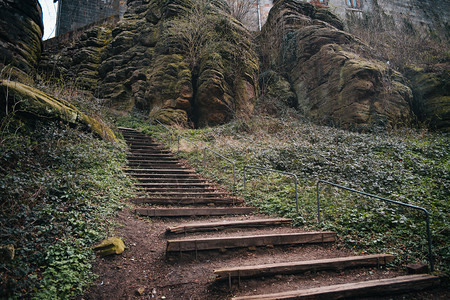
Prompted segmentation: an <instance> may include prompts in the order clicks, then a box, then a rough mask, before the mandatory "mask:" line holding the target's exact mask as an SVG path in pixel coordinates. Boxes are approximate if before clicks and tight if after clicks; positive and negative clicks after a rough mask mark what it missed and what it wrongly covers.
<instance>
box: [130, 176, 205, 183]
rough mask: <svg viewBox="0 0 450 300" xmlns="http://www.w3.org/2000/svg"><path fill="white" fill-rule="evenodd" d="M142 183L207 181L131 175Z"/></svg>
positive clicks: (203, 181)
mask: <svg viewBox="0 0 450 300" xmlns="http://www.w3.org/2000/svg"><path fill="white" fill-rule="evenodd" d="M133 177H134V178H135V179H136V180H138V181H139V182H142V183H207V182H206V181H205V180H204V179H196V178H192V179H188V178H152V177H150V178H149V177H142V176H140V177H138V176H133Z"/></svg>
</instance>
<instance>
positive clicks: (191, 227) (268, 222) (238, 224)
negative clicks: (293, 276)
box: [167, 218, 291, 234]
mask: <svg viewBox="0 0 450 300" xmlns="http://www.w3.org/2000/svg"><path fill="white" fill-rule="evenodd" d="M290 222H291V219H280V218H278V219H257V220H239V221H222V222H213V223H190V224H184V225H178V226H173V227H169V228H167V233H174V234H176V233H187V232H201V231H220V230H224V229H229V228H246V227H266V226H279V225H285V224H289V223H290Z"/></svg>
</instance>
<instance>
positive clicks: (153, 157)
mask: <svg viewBox="0 0 450 300" xmlns="http://www.w3.org/2000/svg"><path fill="white" fill-rule="evenodd" d="M127 159H128V161H142V160H156V161H158V160H161V161H168V160H177V161H178V158H176V157H173V155H170V154H162V153H154V154H148V153H146V154H128V156H127Z"/></svg>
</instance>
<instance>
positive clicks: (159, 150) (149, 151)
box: [127, 148, 173, 155]
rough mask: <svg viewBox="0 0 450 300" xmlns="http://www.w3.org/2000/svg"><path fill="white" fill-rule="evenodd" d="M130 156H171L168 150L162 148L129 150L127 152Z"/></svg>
mask: <svg viewBox="0 0 450 300" xmlns="http://www.w3.org/2000/svg"><path fill="white" fill-rule="evenodd" d="M127 153H131V154H171V155H173V154H172V152H170V151H169V150H166V149H163V148H157V149H155V148H153V149H142V148H136V149H130V151H129V152H127Z"/></svg>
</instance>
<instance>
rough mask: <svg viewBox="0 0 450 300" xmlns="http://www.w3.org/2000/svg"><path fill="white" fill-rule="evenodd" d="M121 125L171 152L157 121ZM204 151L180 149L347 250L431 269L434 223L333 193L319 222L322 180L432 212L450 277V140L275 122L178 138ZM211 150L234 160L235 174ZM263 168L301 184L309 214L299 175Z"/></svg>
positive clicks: (326, 191) (205, 169)
mask: <svg viewBox="0 0 450 300" xmlns="http://www.w3.org/2000/svg"><path fill="white" fill-rule="evenodd" d="M119 123H120V124H123V125H126V126H129V127H135V128H140V129H141V130H143V131H144V132H147V133H150V134H153V135H155V136H157V137H158V138H159V139H160V140H161V141H163V142H165V143H168V142H169V140H170V139H169V135H168V132H167V130H166V129H164V128H162V127H161V126H149V123H148V119H147V120H142V121H138V120H137V119H135V118H131V119H130V118H122V119H121V120H119ZM176 131H177V132H178V133H180V134H182V135H183V136H184V137H186V138H188V139H189V140H190V141H192V142H195V143H197V144H198V145H199V146H200V160H199V161H197V154H196V147H195V146H194V145H193V144H191V143H189V142H186V141H184V140H183V139H181V140H180V145H179V146H178V143H177V142H176V141H177V139H176V138H175V136H174V137H173V138H172V144H171V148H172V150H173V151H178V148H179V149H180V151H179V154H180V155H181V156H182V157H184V158H185V159H187V160H188V161H189V162H190V163H191V165H193V166H194V167H196V168H197V170H199V171H200V172H202V173H203V174H204V175H205V176H207V177H210V178H213V179H215V180H217V181H219V182H220V183H222V184H223V185H224V186H225V187H227V188H229V189H230V190H233V189H235V192H236V193H237V194H239V195H242V196H244V197H245V199H246V200H247V203H249V204H252V205H255V206H257V207H259V208H260V209H261V210H262V211H264V212H266V213H268V214H271V215H280V216H286V217H291V218H293V219H294V220H295V223H296V225H298V226H306V227H309V228H320V229H327V230H336V231H337V232H338V233H339V236H340V242H341V244H342V245H345V246H348V247H351V248H352V249H354V250H355V251H356V252H358V253H381V252H384V253H393V254H396V255H397V259H396V261H395V263H396V264H397V265H405V264H406V263H410V262H418V261H422V262H424V263H427V252H428V250H427V243H426V226H425V215H424V214H423V213H422V212H420V211H416V210H414V209H405V208H402V207H399V206H396V205H391V204H388V203H385V202H382V201H377V200H375V199H372V198H367V197H364V196H359V195H356V194H353V193H349V192H347V191H345V190H341V189H337V188H334V187H331V186H326V185H320V189H319V190H320V202H321V215H322V220H323V222H322V223H321V224H320V225H318V223H317V197H316V196H317V194H316V183H317V181H318V180H319V179H321V180H327V181H330V182H333V183H337V184H341V185H344V186H347V187H350V188H354V189H357V190H359V191H364V192H366V193H372V194H376V195H379V196H382V197H387V198H389V199H392V200H396V201H401V202H404V203H409V204H413V205H417V206H421V207H424V208H426V209H427V210H428V211H429V212H430V214H431V233H432V243H433V255H434V261H435V266H436V269H437V270H439V271H444V272H446V273H447V274H448V272H449V271H450V270H449V269H448V266H449V259H450V251H449V250H450V249H449V242H450V241H449V236H450V235H449V224H448V217H449V213H450V205H449V201H448V195H449V187H450V180H449V179H450V173H449V171H450V164H449V151H450V143H449V136H448V134H438V133H430V132H427V131H420V130H411V129H403V130H398V131H389V132H387V131H382V130H380V131H374V132H371V133H356V132H348V131H344V130H340V129H335V128H331V127H324V126H318V125H314V124H312V123H310V122H306V121H302V120H300V119H299V118H292V117H291V118H290V117H286V116H285V117H284V118H274V117H271V116H267V115H265V116H264V115H262V116H258V117H254V118H252V119H250V120H246V121H242V120H235V121H233V122H231V123H229V124H226V125H222V126H218V127H212V128H205V129H196V130H190V129H189V130H186V129H177V130H176ZM204 147H209V148H210V149H212V150H214V151H217V152H218V153H220V154H222V155H224V156H226V157H227V158H229V159H231V160H233V161H234V162H235V164H236V177H237V184H236V188H234V187H233V174H232V173H233V172H232V165H231V164H230V163H229V162H227V161H226V160H223V159H221V158H220V157H218V156H216V155H214V154H211V152H210V151H207V157H206V158H207V159H206V164H204V162H203V151H202V149H203V148H204ZM245 165H253V166H258V167H264V168H269V169H274V170H279V171H283V172H291V173H294V174H296V175H297V176H298V178H299V183H298V191H299V200H298V201H299V213H298V214H297V211H296V203H295V186H294V183H293V177H292V176H285V175H281V174H276V173H273V172H265V171H261V170H255V169H250V168H246V190H245V191H244V187H243V176H244V174H243V167H244V166H245Z"/></svg>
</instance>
